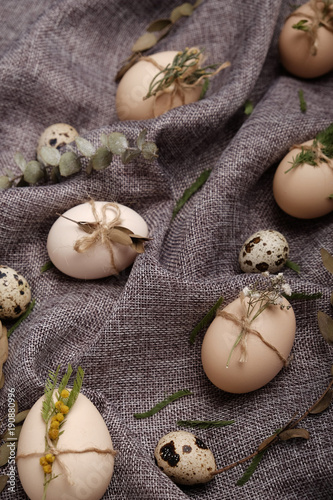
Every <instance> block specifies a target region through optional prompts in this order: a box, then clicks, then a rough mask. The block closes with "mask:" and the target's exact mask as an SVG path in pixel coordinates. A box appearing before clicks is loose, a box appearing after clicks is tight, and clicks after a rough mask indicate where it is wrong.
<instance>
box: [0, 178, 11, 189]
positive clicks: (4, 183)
mask: <svg viewBox="0 0 333 500" xmlns="http://www.w3.org/2000/svg"><path fill="white" fill-rule="evenodd" d="M11 185H12V182H11V181H10V180H9V178H8V177H7V175H0V189H8V188H10V187H11Z"/></svg>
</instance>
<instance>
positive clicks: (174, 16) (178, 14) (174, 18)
mask: <svg viewBox="0 0 333 500" xmlns="http://www.w3.org/2000/svg"><path fill="white" fill-rule="evenodd" d="M181 17H183V14H182V12H181V8H180V6H179V7H176V8H174V9H173V10H172V12H171V15H170V19H171V21H172V22H173V23H175V22H176V21H178V19H180V18H181Z"/></svg>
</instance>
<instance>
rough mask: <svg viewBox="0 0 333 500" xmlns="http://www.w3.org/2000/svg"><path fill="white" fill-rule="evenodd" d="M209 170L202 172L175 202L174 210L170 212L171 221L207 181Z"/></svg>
mask: <svg viewBox="0 0 333 500" xmlns="http://www.w3.org/2000/svg"><path fill="white" fill-rule="evenodd" d="M210 173H211V169H207V170H204V171H203V172H202V173H201V174H200V175H199V177H198V178H197V179H196V180H195V181H194V182H193V184H192V185H191V186H190V187H189V188H187V189H185V191H184V193H183V196H182V197H181V198H180V199H179V200H178V201H177V203H176V206H175V208H174V209H173V212H172V219H174V218H175V217H176V215H177V214H178V212H179V211H180V209H181V208H182V207H183V206H184V205H185V203H186V202H187V201H188V200H189V199H190V198H191V196H193V195H194V193H196V192H197V191H198V190H199V189H200V188H201V186H203V184H204V183H205V182H206V181H207V179H208V177H209V176H210Z"/></svg>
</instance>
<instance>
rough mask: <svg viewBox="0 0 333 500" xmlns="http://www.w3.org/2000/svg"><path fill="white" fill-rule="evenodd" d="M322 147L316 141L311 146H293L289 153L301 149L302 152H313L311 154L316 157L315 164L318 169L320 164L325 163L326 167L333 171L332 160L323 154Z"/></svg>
mask: <svg viewBox="0 0 333 500" xmlns="http://www.w3.org/2000/svg"><path fill="white" fill-rule="evenodd" d="M323 147H324V146H323V145H322V144H320V142H318V141H314V142H313V143H312V144H311V145H308V144H293V145H292V146H291V147H290V148H289V151H292V150H293V149H301V150H303V151H313V153H314V154H315V155H316V164H317V166H318V167H319V166H320V162H321V161H323V162H325V163H327V165H328V166H329V167H330V168H332V169H333V160H332V158H329V157H328V156H326V155H325V154H324V153H323Z"/></svg>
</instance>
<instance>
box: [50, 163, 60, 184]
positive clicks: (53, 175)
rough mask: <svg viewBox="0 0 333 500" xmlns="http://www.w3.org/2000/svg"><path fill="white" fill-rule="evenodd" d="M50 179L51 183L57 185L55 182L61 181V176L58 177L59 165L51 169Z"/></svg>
mask: <svg viewBox="0 0 333 500" xmlns="http://www.w3.org/2000/svg"><path fill="white" fill-rule="evenodd" d="M50 177H51V181H52V182H54V183H57V182H60V181H61V175H60V169H59V165H57V166H56V167H53V168H52V170H51V174H50Z"/></svg>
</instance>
